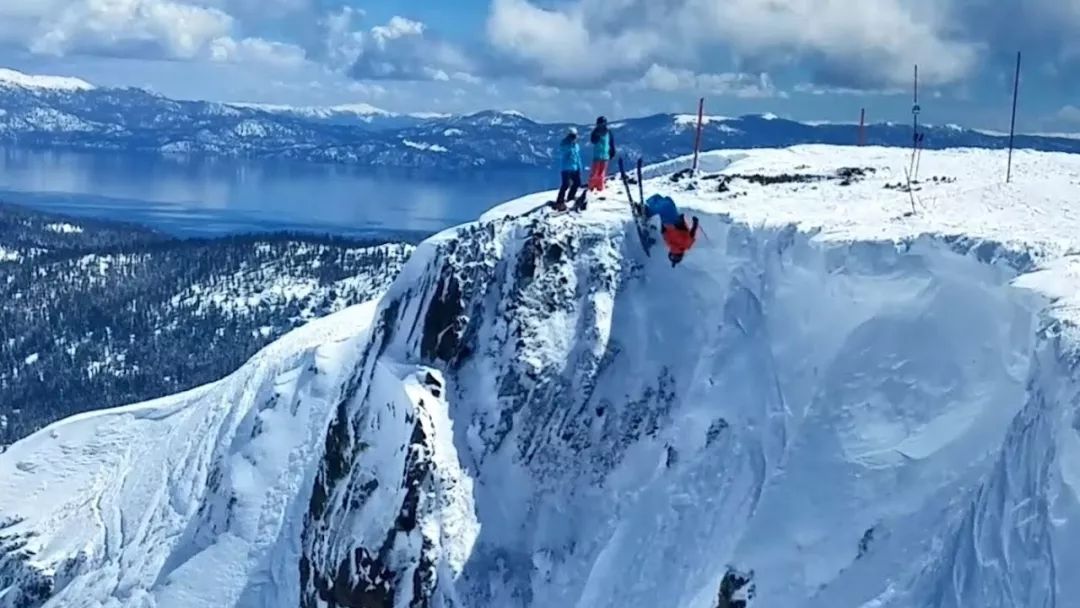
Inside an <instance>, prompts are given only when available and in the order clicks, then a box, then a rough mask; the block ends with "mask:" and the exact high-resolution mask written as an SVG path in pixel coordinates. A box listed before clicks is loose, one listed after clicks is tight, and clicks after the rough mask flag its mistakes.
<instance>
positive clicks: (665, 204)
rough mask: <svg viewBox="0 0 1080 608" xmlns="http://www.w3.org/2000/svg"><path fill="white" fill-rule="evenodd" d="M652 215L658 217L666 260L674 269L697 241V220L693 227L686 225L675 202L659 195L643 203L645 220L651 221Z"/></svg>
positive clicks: (695, 218)
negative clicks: (665, 248) (666, 253)
mask: <svg viewBox="0 0 1080 608" xmlns="http://www.w3.org/2000/svg"><path fill="white" fill-rule="evenodd" d="M654 215H656V216H659V217H660V234H661V235H663V237H664V244H665V245H667V248H668V260H670V261H671V266H672V267H675V266H676V265H677V264H679V262H682V260H683V256H685V255H686V252H687V251H690V248H691V247H693V246H694V241H696V240H697V232H698V218H697V217H696V216H695V217H694V219H693V222H692V224H693V225H687V223H686V216H685V215H683V214H681V213H679V208H678V207H676V206H675V201H673V200H671V198H669V197H667V196H661V195H659V194H654V195H652V196H650V197H649V198H648V200H646V201H645V219H646V220H648V219H651V218H652V217H653V216H654Z"/></svg>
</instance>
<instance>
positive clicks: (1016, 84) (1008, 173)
mask: <svg viewBox="0 0 1080 608" xmlns="http://www.w3.org/2000/svg"><path fill="white" fill-rule="evenodd" d="M1019 95H1020V51H1016V77H1015V79H1014V80H1013V104H1012V122H1011V124H1010V125H1009V164H1008V167H1007V168H1006V169H1005V183H1006V184H1007V183H1009V182H1010V181H1012V156H1013V142H1014V141H1015V139H1016V98H1017V97H1019Z"/></svg>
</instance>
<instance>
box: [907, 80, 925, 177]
mask: <svg viewBox="0 0 1080 608" xmlns="http://www.w3.org/2000/svg"><path fill="white" fill-rule="evenodd" d="M920 111H922V108H920V107H919V64H915V101H914V104H913V105H912V106H911V120H912V123H911V167H910V168H909V169H908V174H909V178H910V175H911V174H913V173H914V172H915V153H916V152H917V151H918V148H919V112H920Z"/></svg>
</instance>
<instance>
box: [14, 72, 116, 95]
mask: <svg viewBox="0 0 1080 608" xmlns="http://www.w3.org/2000/svg"><path fill="white" fill-rule="evenodd" d="M0 87H21V88H24V89H52V90H54V91H91V90H93V89H95V88H96V87H95V86H94V85H92V84H90V83H89V82H86V81H85V80H81V79H79V78H68V77H66V76H36V75H32V74H24V73H22V72H18V71H15V70H10V69H7V68H0Z"/></svg>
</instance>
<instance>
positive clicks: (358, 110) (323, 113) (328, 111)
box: [228, 102, 396, 118]
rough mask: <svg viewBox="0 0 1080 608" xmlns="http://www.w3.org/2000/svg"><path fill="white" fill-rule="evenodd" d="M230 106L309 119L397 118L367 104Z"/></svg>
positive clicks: (241, 103) (259, 104)
mask: <svg viewBox="0 0 1080 608" xmlns="http://www.w3.org/2000/svg"><path fill="white" fill-rule="evenodd" d="M228 105H230V106H232V107H234V108H245V109H248V110H261V111H263V112H269V113H271V114H295V115H297V116H305V117H308V118H330V117H332V116H335V115H340V114H351V115H354V116H360V117H371V116H396V114H394V113H393V112H388V111H386V110H384V109H382V108H377V107H375V106H373V105H370V104H366V103H350V104H342V105H336V106H289V105H283V104H272V103H243V102H237V103H230V104H228Z"/></svg>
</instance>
